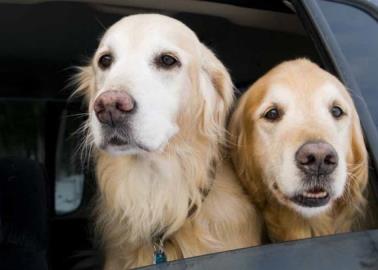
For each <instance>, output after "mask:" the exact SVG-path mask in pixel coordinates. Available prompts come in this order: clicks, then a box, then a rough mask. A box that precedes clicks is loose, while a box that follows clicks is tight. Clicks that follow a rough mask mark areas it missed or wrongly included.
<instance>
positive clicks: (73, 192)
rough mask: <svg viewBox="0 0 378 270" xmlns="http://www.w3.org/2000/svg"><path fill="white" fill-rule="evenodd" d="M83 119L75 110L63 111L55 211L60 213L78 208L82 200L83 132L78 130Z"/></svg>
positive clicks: (59, 138) (58, 145)
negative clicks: (81, 146) (81, 140)
mask: <svg viewBox="0 0 378 270" xmlns="http://www.w3.org/2000/svg"><path fill="white" fill-rule="evenodd" d="M82 121H83V119H82V117H80V116H79V115H78V114H77V113H75V112H74V111H71V110H64V111H63V113H62V117H61V122H60V128H59V135H58V144H57V150H56V169H55V171H56V177H55V212H56V213H57V214H58V215H61V214H67V213H69V212H72V211H74V210H76V209H77V208H78V207H79V206H80V203H81V200H82V196H83V187H84V174H83V171H82V168H83V164H82V162H81V161H80V157H81V153H80V148H79V143H80V139H81V137H82V134H80V133H79V132H78V130H79V128H80V125H81V124H82Z"/></svg>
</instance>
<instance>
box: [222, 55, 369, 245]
mask: <svg viewBox="0 0 378 270" xmlns="http://www.w3.org/2000/svg"><path fill="white" fill-rule="evenodd" d="M229 129H230V132H231V141H232V143H231V148H232V149H231V152H232V158H233V161H234V165H235V167H236V170H237V172H238V175H239V176H240V178H241V180H242V182H243V184H244V186H245V187H246V189H247V190H248V192H249V194H250V197H251V199H252V201H253V202H254V203H255V204H256V205H257V206H258V208H259V209H260V210H261V212H262V215H263V218H264V221H265V225H266V229H267V233H268V235H269V237H270V239H271V240H272V241H284V240H292V239H300V238H308V237H312V236H319V235H327V234H333V233H339V232H348V231H350V230H351V228H352V225H353V223H354V222H355V221H356V219H357V214H358V213H359V212H360V213H361V212H362V211H363V207H364V205H365V198H364V195H363V194H364V190H365V187H366V185H367V176H368V157H367V151H366V148H365V144H364V140H363V135H362V132H361V127H360V122H359V118H358V115H357V112H356V110H355V108H354V105H353V102H352V99H351V97H350V96H349V94H348V92H347V90H346V89H345V87H344V86H343V85H342V84H341V83H340V81H338V80H337V79H336V78H335V77H334V76H332V75H331V74H329V73H328V72H326V71H324V70H322V69H321V68H319V67H318V66H317V65H316V64H314V63H311V62H310V61H308V60H306V59H299V60H294V61H288V62H284V63H282V64H280V65H278V66H277V67H275V68H273V69H272V70H271V71H269V72H268V73H267V74H266V75H264V76H263V77H262V78H260V79H259V80H258V81H257V82H256V83H254V84H253V85H252V86H251V87H250V88H249V89H248V91H247V92H246V93H245V94H244V95H243V96H242V98H241V100H240V102H239V104H238V106H237V109H236V111H235V112H234V114H233V116H232V119H231V122H230V125H229Z"/></svg>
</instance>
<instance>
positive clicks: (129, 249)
mask: <svg viewBox="0 0 378 270" xmlns="http://www.w3.org/2000/svg"><path fill="white" fill-rule="evenodd" d="M154 27H157V28H156V29H155V30H154V31H157V33H159V35H155V36H154V37H151V40H150V37H149V35H148V32H143V31H147V30H146V29H149V30H150V31H152V30H151V29H152V28H154ZM134 28H135V29H134ZM124 29H128V31H135V33H142V36H143V37H144V38H143V39H142V40H138V41H137V42H135V44H137V45H138V46H139V47H138V48H144V47H146V48H147V47H148V46H151V44H148V43H149V42H150V43H151V42H156V38H157V39H158V41H159V42H158V43H160V44H161V45H160V46H161V47H163V48H162V49H164V44H170V43H172V44H173V45H171V46H175V48H176V49H177V51H179V53H180V55H181V56H182V67H181V69H180V71H178V72H181V73H180V75H177V76H179V77H178V78H177V77H176V78H172V80H174V81H175V83H174V87H173V88H172V91H176V92H177V91H181V92H182V91H184V92H185V93H180V92H179V93H178V95H182V97H183V99H184V100H183V101H181V104H180V106H178V109H177V112H176V111H175V109H174V110H171V112H170V115H171V116H172V118H170V119H167V121H171V122H172V125H175V126H177V132H176V133H175V134H174V135H172V136H171V137H169V138H168V140H167V142H166V143H165V144H162V146H161V147H159V149H157V150H156V151H149V152H146V151H136V152H135V153H132V154H130V153H127V154H122V153H121V154H120V155H117V156H115V155H112V154H111V153H109V152H106V151H102V150H98V149H97V148H96V147H95V150H94V155H95V158H96V164H97V165H96V172H97V182H98V188H99V194H98V200H97V209H96V216H97V222H96V224H97V225H96V227H97V232H98V234H99V235H100V237H101V239H102V243H103V247H104V250H105V257H106V262H105V269H106V270H116V269H117V270H118V269H128V268H132V267H137V266H143V265H148V264H151V263H152V254H153V247H152V244H151V241H152V238H153V237H154V236H156V235H158V234H160V233H162V232H164V233H165V234H164V239H165V249H166V252H167V255H168V259H169V260H174V259H178V258H185V257H191V256H197V255H202V254H207V253H212V252H218V251H224V250H229V249H236V248H242V247H248V246H253V245H257V244H259V243H260V222H259V219H258V217H257V214H256V212H255V209H254V208H253V206H252V205H251V204H250V203H249V201H248V198H247V196H246V195H245V194H244V192H243V190H242V188H241V187H240V186H239V184H238V181H237V179H236V177H235V175H234V172H233V171H232V170H231V167H230V165H229V161H228V160H227V159H225V158H222V156H223V150H222V148H223V147H222V145H223V143H224V137H225V130H224V125H225V118H226V116H227V113H228V111H229V108H230V106H231V104H232V102H233V87H232V82H231V79H230V76H229V75H228V73H227V71H226V69H225V68H224V66H223V65H222V64H221V62H220V61H219V60H218V59H217V58H216V57H215V56H214V54H213V53H212V52H211V51H210V50H208V49H207V48H206V47H205V46H204V45H202V44H201V43H200V42H199V41H198V39H197V37H196V36H195V34H194V33H193V32H192V31H191V30H190V29H188V28H187V27H186V26H184V25H183V24H181V23H180V22H178V21H176V20H174V19H171V18H168V17H165V16H160V15H134V16H130V17H127V18H125V19H123V20H121V21H120V22H118V23H116V25H115V26H113V27H112V28H111V29H110V30H109V31H108V32H107V33H106V34H105V36H104V38H105V41H106V40H113V41H111V42H120V40H122V39H121V37H120V36H119V35H122V33H123V32H122V31H123V30H124ZM130 29H131V30H130ZM143 33H144V34H143ZM154 33H155V34H156V32H154ZM167 33H168V34H167ZM124 35H126V36H123V37H122V38H123V40H125V41H127V40H129V39H128V38H129V36H128V35H131V34H125V33H124ZM133 37H134V38H137V36H136V34H135V35H134V36H133ZM152 38H153V40H152ZM103 43H104V41H101V43H100V47H99V49H98V51H101V50H102V47H101V46H102V45H101V44H103ZM146 43H147V44H146ZM111 44H112V43H111ZM152 44H154V43H152ZM112 45H113V46H120V45H121V44H115V45H114V44H112ZM129 45H130V44H129ZM130 46H132V45H130ZM138 48H134V49H138ZM158 49H161V48H158ZM148 53H149V51H145V52H144V54H148ZM97 54H98V53H96V55H97ZM144 54H143V50H142V51H138V54H137V53H135V54H133V55H131V54H130V55H129V57H128V59H133V60H129V61H135V64H136V65H137V64H138V63H140V62H141V61H144V59H143V58H137V57H136V55H141V57H144ZM95 57H96V56H95ZM119 62H121V60H119ZM131 64H132V63H131ZM119 65H121V64H119ZM115 68H116V67H114V69H115ZM148 68H151V67H148ZM97 69H98V68H97V67H96V62H95V61H94V60H93V61H92V63H91V64H90V65H88V66H87V67H83V68H81V69H80V72H79V73H78V75H77V81H78V84H79V87H78V91H79V92H82V93H84V94H85V96H86V98H87V100H88V102H89V114H90V119H91V118H93V117H95V115H94V113H93V110H92V104H93V101H94V99H95V98H96V97H97V96H98V93H99V91H106V88H104V85H106V83H104V82H99V81H101V78H102V77H104V78H103V79H104V80H105V81H106V80H107V79H106V76H111V75H110V74H112V73H111V72H113V71H112V70H110V71H109V73H108V74H109V75H107V74H102V73H101V74H102V75H101V76H100V77H101V78H99V77H97V76H98V74H99V72H100V71H98V70H97ZM123 70H124V76H123V77H122V78H123V79H124V80H123V81H122V82H121V83H119V85H120V86H117V87H121V88H122V87H123V88H122V89H127V90H126V91H128V92H129V93H130V92H132V91H134V90H133V87H137V85H136V84H137V83H135V82H134V84H133V83H130V82H133V81H132V80H133V77H128V73H127V72H126V70H127V67H125V69H123ZM120 72H121V71H120ZM143 72H153V73H152V75H151V76H150V77H146V78H145V80H147V81H148V80H160V77H159V76H160V73H159V72H161V71H159V70H152V71H149V70H146V71H143ZM134 73H135V72H134ZM120 74H121V73H120ZM180 78H182V79H180ZM163 79H164V83H165V84H167V83H168V82H167V81H166V80H167V78H166V77H164V78H163ZM124 82H129V83H130V85H124V84H125V83H124ZM110 83H114V82H111V81H110ZM141 83H143V82H141ZM150 83H152V84H154V83H155V82H154V81H152V82H150ZM155 84H156V85H159V81H156V83H155ZM100 85H101V86H100ZM99 88H100V89H99ZM140 91H144V90H143V87H142V88H140ZM146 91H147V90H146ZM146 93H147V92H146ZM162 93H163V92H162ZM146 95H147V94H146ZM165 95H171V94H170V92H168V93H167V94H165ZM140 98H141V99H143V98H144V97H143V95H140ZM156 98H159V97H156ZM167 98H170V97H169V96H167ZM136 101H137V102H138V100H136ZM139 101H141V102H142V101H143V100H139ZM182 102H183V103H182ZM160 106H166V105H165V104H164V103H160ZM172 119H173V120H172ZM142 121H150V119H147V118H145V119H142ZM156 121H160V120H159V119H157V120H156ZM98 128H99V127H98V126H96V125H90V126H89V133H88V138H89V139H87V140H86V142H85V143H86V144H91V143H93V138H92V137H93V134H94V133H96V132H97V133H98V132H99V131H98V130H93V129H98ZM156 132H164V130H161V131H159V130H157V131H156ZM96 136H97V135H96ZM98 136H100V135H98ZM146 138H147V137H145V138H141V140H145V141H146ZM147 143H148V141H147ZM213 161H216V164H217V165H216V168H215V169H216V171H215V179H213V177H212V176H211V174H210V173H209V171H210V170H211V169H212V163H213ZM203 189H209V190H210V192H209V194H208V196H207V197H206V198H205V199H204V201H202V200H203V198H202V193H201V190H203ZM193 205H196V207H197V210H196V212H195V213H194V215H192V216H190V217H188V212H189V209H190V208H191V207H192V206H193Z"/></svg>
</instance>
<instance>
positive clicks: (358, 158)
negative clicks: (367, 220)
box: [348, 109, 369, 211]
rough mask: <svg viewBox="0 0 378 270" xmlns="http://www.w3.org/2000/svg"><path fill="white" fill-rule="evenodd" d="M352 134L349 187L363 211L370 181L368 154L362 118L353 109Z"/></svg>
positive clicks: (352, 196) (349, 158) (358, 206)
mask: <svg viewBox="0 0 378 270" xmlns="http://www.w3.org/2000/svg"><path fill="white" fill-rule="evenodd" d="M352 117H353V123H352V135H351V140H350V149H349V153H348V189H349V192H350V195H351V198H352V199H353V200H355V201H356V202H357V203H358V204H357V205H356V206H357V209H358V210H360V211H362V210H363V207H364V205H365V204H366V199H365V198H364V191H365V188H366V185H367V182H368V163H369V162H368V154H367V150H366V147H365V143H364V138H363V134H362V129H361V125H360V120H359V117H358V114H357V112H356V111H355V109H353V116H352Z"/></svg>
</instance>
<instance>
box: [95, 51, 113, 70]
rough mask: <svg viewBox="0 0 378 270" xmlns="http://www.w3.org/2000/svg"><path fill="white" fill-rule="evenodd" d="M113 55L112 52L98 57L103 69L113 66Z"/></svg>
mask: <svg viewBox="0 0 378 270" xmlns="http://www.w3.org/2000/svg"><path fill="white" fill-rule="evenodd" d="M112 62H113V57H112V56H111V55H110V54H104V55H103V56H101V57H100V58H99V59H98V65H99V67H100V68H101V69H107V68H108V67H110V66H111V64H112Z"/></svg>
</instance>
